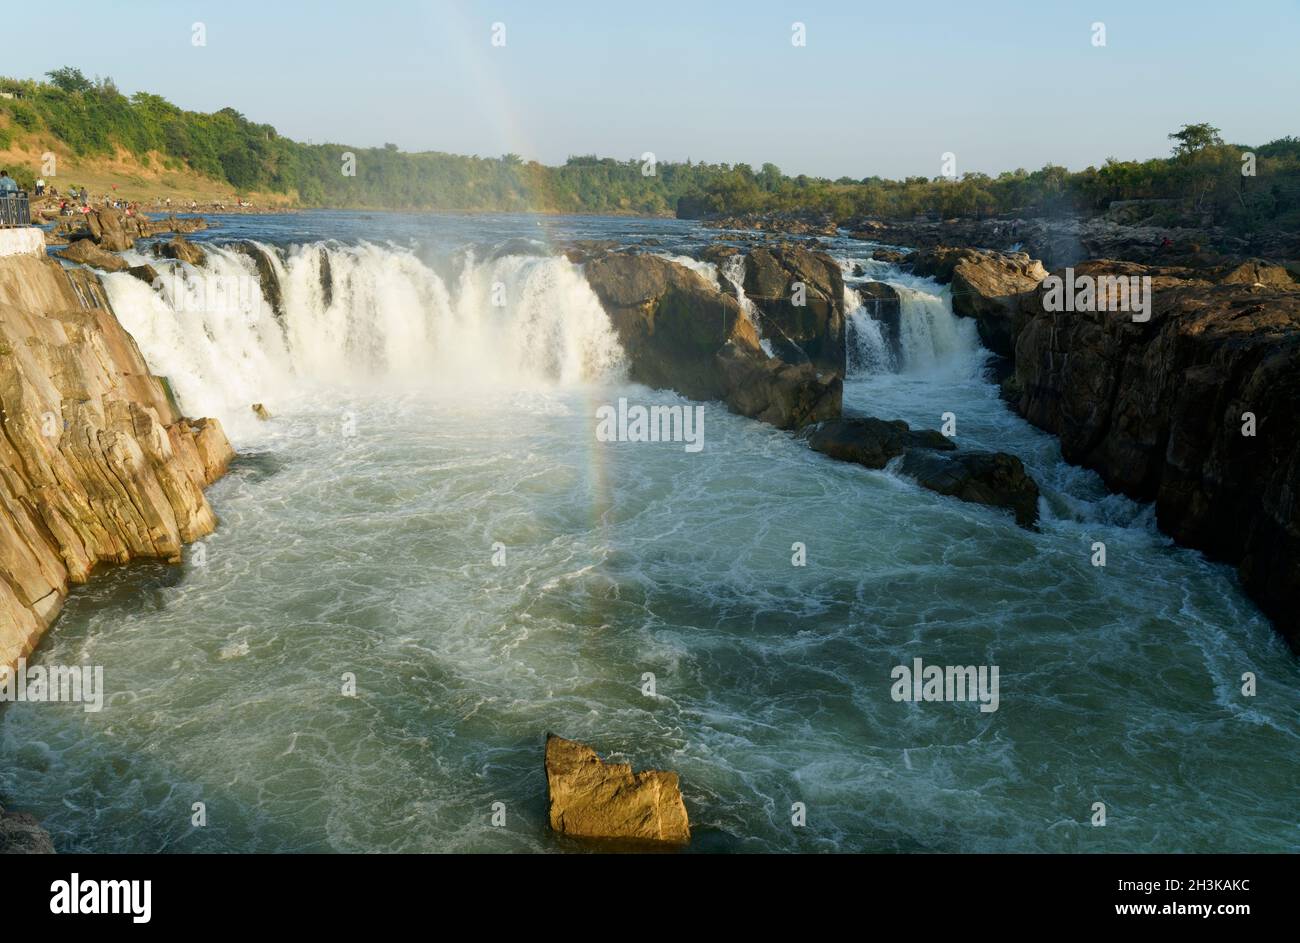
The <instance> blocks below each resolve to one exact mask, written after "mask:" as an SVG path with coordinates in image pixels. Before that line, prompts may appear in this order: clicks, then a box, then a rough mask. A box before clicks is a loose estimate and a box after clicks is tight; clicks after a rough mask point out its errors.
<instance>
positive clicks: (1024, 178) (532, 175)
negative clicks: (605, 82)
mask: <svg viewBox="0 0 1300 943" xmlns="http://www.w3.org/2000/svg"><path fill="white" fill-rule="evenodd" d="M48 78H49V81H48V82H35V81H30V80H16V79H0V91H2V92H6V93H8V95H9V96H12V97H3V98H0V149H3V148H6V147H8V146H9V145H10V144H11V142H14V141H18V140H21V138H22V137H23V136H27V135H30V134H33V133H42V132H45V133H48V134H50V135H52V136H53V137H55V138H57V139H59V140H60V141H62V142H63V143H64V144H65V145H66V146H67V147H68V148H69V149H70V150H71V151H72V152H73V153H74V154H77V155H82V156H96V155H112V154H114V153H115V151H116V148H118V147H122V148H125V149H126V150H128V151H130V152H131V153H132V154H134V155H135V156H136V157H137V158H139V159H141V160H147V159H149V158H150V155H160V156H158V157H156V158H155V159H160V160H161V161H162V162H163V164H164V165H165V166H167V167H168V168H170V169H181V168H182V167H183V165H186V164H187V165H188V166H189V167H190V168H192V169H193V170H195V171H198V172H200V173H203V174H206V175H208V176H211V177H214V178H216V179H218V180H224V181H227V182H229V184H230V186H231V188H232V191H233V192H235V193H239V194H246V193H250V192H253V191H262V192H273V193H283V194H290V195H292V194H296V195H297V199H298V201H299V202H300V203H302V204H303V205H305V206H321V207H325V206H328V207H357V208H363V207H364V208H388V209H442V210H492V211H525V210H532V211H539V212H562V213H614V214H618V213H628V214H643V215H678V216H690V217H698V216H704V215H710V214H722V215H733V214H741V213H755V212H814V213H825V214H827V215H829V216H831V217H833V218H835V219H837V220H848V219H852V218H854V217H859V216H884V217H902V218H911V217H915V216H932V217H934V216H940V217H944V218H948V217H956V216H988V215H998V214H1004V213H1018V214H1020V215H1041V214H1051V215H1058V214H1063V213H1084V214H1091V213H1097V212H1101V211H1104V210H1105V209H1106V208H1107V207H1108V206H1109V205H1110V203H1111V202H1112V201H1116V200H1167V201H1170V202H1169V205H1168V210H1167V214H1168V215H1170V217H1171V220H1170V221H1172V218H1173V217H1179V218H1195V219H1196V221H1198V222H1206V221H1212V222H1216V223H1221V224H1224V225H1228V226H1231V227H1233V228H1238V229H1249V228H1257V227H1265V226H1276V227H1281V228H1286V229H1300V139H1298V138H1296V137H1293V136H1288V137H1284V138H1281V139H1279V140H1276V141H1273V142H1271V143H1269V144H1265V145H1262V146H1259V147H1254V148H1248V147H1244V146H1240V145H1230V144H1226V143H1224V142H1223V141H1222V140H1221V139H1220V137H1219V134H1218V131H1217V129H1215V128H1212V127H1210V126H1209V125H1206V124H1193V125H1185V126H1184V127H1183V128H1182V129H1181V130H1180V131H1178V132H1175V133H1174V134H1171V135H1170V137H1171V138H1173V139H1174V141H1175V145H1174V149H1173V154H1172V156H1170V157H1168V158H1154V159H1151V160H1146V161H1117V160H1114V159H1111V160H1107V161H1106V163H1105V165H1103V166H1102V167H1100V168H1096V167H1089V168H1087V169H1086V170H1081V171H1078V172H1071V171H1069V170H1067V169H1066V168H1064V167H1057V166H1050V165H1049V166H1047V167H1044V168H1042V169H1041V170H1035V171H1025V170H1014V171H1008V172H1005V173H1002V174H999V175H998V176H997V177H990V176H988V175H986V174H979V173H968V174H963V175H961V177H960V178H957V179H945V178H942V177H936V178H928V177H909V178H907V179H906V180H884V179H881V178H879V177H868V178H865V179H861V180H854V179H851V178H848V177H842V178H840V179H838V180H827V179H823V178H817V177H807V176H804V175H799V176H796V177H790V176H787V175H785V174H783V173H782V172H781V171H780V169H779V168H777V167H776V166H775V165H773V164H764V165H763V166H762V167H761V168H760V169H759V170H757V171H756V170H754V169H753V168H751V167H750V166H749V165H747V164H734V165H730V164H708V163H692V162H690V161H687V162H685V163H669V162H659V163H657V164H655V165H654V166H653V173H647V172H646V171H647V170H650V169H651V168H650V167H648V166H647V165H646V164H645V163H644V162H643V161H642V160H641V159H639V158H638V159H633V160H626V161H619V160H613V159H611V158H597V157H594V156H587V157H571V158H569V160H568V161H567V162H566V163H565V164H564V165H562V166H559V167H548V166H544V165H542V164H539V163H536V162H534V161H525V160H523V159H522V158H520V157H519V156H518V155H514V154H506V155H504V156H502V157H465V156H460V155H455V154H443V153H433V152H430V153H415V154H412V153H406V152H403V151H401V150H399V149H398V147H397V146H396V145H393V144H386V145H384V146H383V147H382V148H361V147H352V146H349V145H345V144H302V143H299V142H297V141H292V140H290V139H288V138H285V137H281V136H280V135H279V134H277V133H276V131H275V129H274V128H273V127H271V126H270V125H266V124H257V123H255V122H252V121H249V120H248V119H247V118H245V117H244V116H243V115H241V114H240V113H239V112H237V111H235V110H234V109H233V108H224V109H222V110H221V111H218V112H216V113H214V114H201V113H198V112H192V111H184V110H182V109H180V108H178V107H176V106H175V105H173V104H171V103H170V102H168V101H167V100H166V99H163V98H161V97H159V96H157V95H152V94H149V93H147V92H138V93H136V94H134V95H131V96H130V97H128V96H125V95H123V94H121V93H120V92H119V91H118V90H117V88H116V86H115V85H114V84H113V82H112V80H111V79H97V80H94V81H92V80H90V79H87V78H86V77H85V76H84V75H82V73H81V72H80V71H78V70H77V69H73V68H63V69H57V70H55V71H54V72H51V73H49V74H48ZM347 154H351V155H353V157H354V164H353V165H354V169H355V175H349V174H347V173H345V172H344V171H345V170H347V169H348V166H347V163H346V161H345V155H347ZM1248 155H1253V157H1250V156H1248ZM1252 163H1253V166H1250V165H1251V164H1252ZM1243 168H1246V169H1247V170H1248V171H1251V170H1253V173H1247V174H1243V172H1242V171H1243ZM9 170H10V173H11V174H14V175H15V176H16V177H17V178H18V179H19V181H20V182H23V183H27V184H30V183H31V180H32V178H33V177H34V176H35V172H34V171H35V170H36V168H30V167H18V168H9Z"/></svg>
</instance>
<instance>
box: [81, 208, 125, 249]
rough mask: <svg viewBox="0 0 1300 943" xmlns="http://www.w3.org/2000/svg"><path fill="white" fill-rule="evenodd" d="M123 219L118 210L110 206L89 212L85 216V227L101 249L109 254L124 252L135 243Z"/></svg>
mask: <svg viewBox="0 0 1300 943" xmlns="http://www.w3.org/2000/svg"><path fill="white" fill-rule="evenodd" d="M124 218H125V217H124V216H123V214H122V213H121V211H119V210H115V209H113V208H112V207H110V206H105V207H103V208H102V209H97V210H91V211H90V212H89V213H87V214H86V226H87V228H89V230H90V238H92V239H93V240H95V242H96V243H98V244H99V246H100V247H101V248H103V249H107V250H109V251H110V252H125V251H126V250H127V249H129V248H131V246H132V245H133V244H134V243H135V240H134V239H133V238H132V237H131V235H130V233H128V232H127V230H126V226H125V225H124V223H123V219H124Z"/></svg>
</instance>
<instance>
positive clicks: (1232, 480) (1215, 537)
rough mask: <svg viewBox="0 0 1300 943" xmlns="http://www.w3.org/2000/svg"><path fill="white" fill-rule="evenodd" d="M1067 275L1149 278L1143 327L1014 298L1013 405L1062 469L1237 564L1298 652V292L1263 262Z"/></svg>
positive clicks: (1036, 298) (1114, 267)
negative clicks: (1055, 444) (1138, 503)
mask: <svg viewBox="0 0 1300 943" xmlns="http://www.w3.org/2000/svg"><path fill="white" fill-rule="evenodd" d="M1075 271H1076V275H1077V276H1078V275H1126V276H1130V277H1132V276H1138V277H1142V276H1148V277H1150V278H1151V280H1152V281H1151V285H1152V289H1153V291H1154V302H1153V305H1152V310H1151V318H1150V320H1149V321H1147V322H1143V323H1135V322H1134V321H1133V318H1132V315H1131V314H1128V313H1125V312H1070V313H1065V312H1049V311H1046V310H1044V304H1043V298H1042V290H1041V289H1040V290H1039V291H1035V292H1031V293H1029V294H1027V295H1025V296H1023V297H1022V298H1021V299H1020V304H1019V307H1020V314H1019V318H1018V320H1019V323H1020V324H1021V327H1020V329H1019V332H1018V334H1017V337H1016V344H1015V369H1016V372H1015V377H1014V382H1013V383H1010V384H1008V385H1007V386H1008V388H1009V398H1010V399H1011V401H1012V403H1013V405H1014V406H1015V407H1016V409H1017V410H1019V412H1020V413H1021V415H1023V416H1024V417H1025V418H1026V419H1028V420H1029V421H1030V422H1032V423H1034V424H1035V425H1037V426H1039V427H1041V428H1043V429H1046V430H1048V431H1049V432H1053V433H1055V434H1056V435H1057V436H1059V437H1060V439H1061V451H1062V453H1063V454H1064V456H1065V458H1066V460H1067V461H1071V462H1075V463H1077V464H1080V465H1084V466H1086V467H1088V468H1092V469H1095V470H1096V471H1097V472H1099V473H1100V474H1101V476H1102V477H1103V478H1104V479H1105V480H1106V483H1107V484H1108V485H1110V486H1111V487H1112V488H1115V489H1117V490H1119V491H1122V492H1124V493H1125V494H1128V495H1131V496H1133V497H1135V498H1139V499H1142V500H1146V501H1154V502H1155V505H1156V515H1157V519H1158V521H1159V524H1160V527H1161V529H1162V530H1164V531H1165V532H1166V533H1168V534H1169V535H1170V536H1172V537H1173V538H1174V539H1175V540H1177V541H1178V542H1179V543H1182V544H1185V545H1187V546H1190V547H1195V548H1197V549H1200V550H1202V551H1204V552H1205V553H1206V554H1207V555H1208V556H1210V557H1212V558H1214V559H1218V560H1224V561H1226V562H1228V563H1232V564H1234V565H1236V566H1237V568H1238V571H1239V573H1240V575H1241V579H1242V583H1243V584H1244V586H1245V588H1246V590H1247V591H1248V592H1249V593H1250V594H1251V595H1252V596H1253V597H1254V598H1255V600H1256V601H1257V602H1258V603H1259V605H1260V607H1261V608H1262V609H1263V610H1264V611H1265V612H1266V613H1268V614H1269V615H1270V616H1271V617H1272V618H1273V620H1274V623H1275V624H1276V626H1277V627H1278V629H1279V630H1280V631H1281V632H1282V634H1283V635H1284V636H1286V638H1287V639H1288V641H1289V642H1290V643H1291V644H1292V646H1293V647H1294V648H1296V649H1297V650H1300V435H1298V434H1297V431H1296V422H1295V414H1296V410H1297V408H1300V284H1297V283H1296V282H1294V281H1293V280H1292V279H1291V277H1290V275H1289V274H1288V273H1287V272H1286V270H1285V269H1283V268H1281V267H1278V266H1269V265H1264V264H1259V263H1248V264H1246V265H1241V266H1233V267H1228V268H1225V269H1221V270H1217V271H1205V270H1188V269H1175V268H1160V267H1150V266H1142V265H1135V264H1132V263H1121V262H1105V261H1097V262H1086V263H1082V264H1081V265H1079V266H1077V267H1076V270H1075Z"/></svg>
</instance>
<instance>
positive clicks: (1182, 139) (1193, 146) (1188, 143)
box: [1169, 122, 1223, 156]
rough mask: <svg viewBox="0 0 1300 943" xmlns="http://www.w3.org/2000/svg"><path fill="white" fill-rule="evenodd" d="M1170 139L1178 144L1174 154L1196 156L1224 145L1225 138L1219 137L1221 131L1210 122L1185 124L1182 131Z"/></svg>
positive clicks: (1170, 136)
mask: <svg viewBox="0 0 1300 943" xmlns="http://www.w3.org/2000/svg"><path fill="white" fill-rule="evenodd" d="M1169 139H1170V140H1171V141H1177V142H1178V143H1177V144H1175V145H1174V154H1175V155H1178V156H1181V155H1183V154H1195V153H1196V152H1197V151H1201V150H1204V149H1205V148H1207V147H1210V146H1213V145H1219V144H1222V143H1223V138H1221V137H1219V129H1218V128H1216V127H1213V126H1211V125H1210V124H1209V123H1208V122H1201V123H1200V124H1185V125H1183V127H1182V130H1179V131H1175V132H1174V133H1173V134H1171V135H1169Z"/></svg>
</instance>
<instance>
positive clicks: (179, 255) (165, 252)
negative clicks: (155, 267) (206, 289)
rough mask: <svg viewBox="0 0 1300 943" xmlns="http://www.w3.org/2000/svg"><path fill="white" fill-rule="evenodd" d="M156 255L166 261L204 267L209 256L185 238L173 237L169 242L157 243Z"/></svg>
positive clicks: (155, 244)
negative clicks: (175, 260) (174, 260)
mask: <svg viewBox="0 0 1300 943" xmlns="http://www.w3.org/2000/svg"><path fill="white" fill-rule="evenodd" d="M153 251H154V255H156V256H158V257H159V258H164V259H178V260H180V261H181V262H188V263H189V264H190V265H202V264H203V263H204V261H205V260H206V259H207V254H206V253H205V252H204V251H203V250H202V249H200V248H199V247H198V246H196V245H194V243H192V242H190V241H189V240H187V239H186V238H185V237H184V236H172V237H171V239H170V240H169V241H167V242H155V243H154V247H153Z"/></svg>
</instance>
